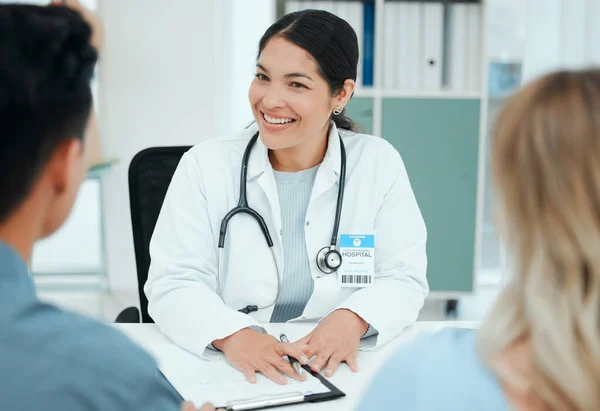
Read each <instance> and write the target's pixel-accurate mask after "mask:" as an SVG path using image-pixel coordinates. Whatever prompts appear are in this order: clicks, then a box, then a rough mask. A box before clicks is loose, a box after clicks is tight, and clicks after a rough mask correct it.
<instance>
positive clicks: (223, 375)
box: [148, 344, 329, 405]
mask: <svg viewBox="0 0 600 411" xmlns="http://www.w3.org/2000/svg"><path fill="white" fill-rule="evenodd" d="M148 348H149V349H150V351H151V352H152V353H153V354H154V355H155V357H156V359H157V361H158V364H159V368H160V370H161V371H162V373H163V374H164V375H165V377H166V378H167V380H169V381H170V382H171V384H172V385H173V387H175V389H176V390H177V391H179V393H180V394H181V395H182V396H183V398H184V399H186V400H189V401H193V402H194V403H195V404H196V405H200V404H203V403H205V402H207V401H209V402H212V403H213V404H215V405H225V404H226V403H227V402H228V401H233V400H240V399H246V398H255V397H258V396H262V395H275V394H287V393H294V392H300V393H302V394H307V393H312V394H319V393H324V392H328V391H329V389H328V388H327V387H326V386H324V385H323V384H322V383H321V381H319V380H318V379H317V378H315V377H313V376H312V375H310V374H308V373H307V379H306V381H304V382H298V381H296V380H293V379H291V378H288V379H287V384H286V385H279V384H276V383H274V382H272V381H271V380H269V379H268V378H266V377H264V376H263V375H261V374H258V373H257V374H256V383H255V384H250V383H249V382H247V381H246V378H245V377H244V374H243V373H242V372H240V371H238V370H236V369H235V368H233V367H232V366H231V365H229V364H228V363H227V361H226V360H225V359H219V360H214V361H206V360H203V359H202V358H200V357H198V356H196V355H194V354H192V353H190V352H188V351H186V350H184V349H182V348H181V347H178V346H177V345H175V344H161V345H160V347H158V346H157V347H148ZM304 372H306V370H304Z"/></svg>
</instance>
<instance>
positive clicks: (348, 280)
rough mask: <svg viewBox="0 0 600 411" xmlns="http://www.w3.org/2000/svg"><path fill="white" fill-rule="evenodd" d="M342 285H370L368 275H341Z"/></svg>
mask: <svg viewBox="0 0 600 411" xmlns="http://www.w3.org/2000/svg"><path fill="white" fill-rule="evenodd" d="M342 283H343V284H371V276H370V275H350V274H344V275H342Z"/></svg>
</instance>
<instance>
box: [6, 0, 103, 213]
mask: <svg viewBox="0 0 600 411" xmlns="http://www.w3.org/2000/svg"><path fill="white" fill-rule="evenodd" d="M91 36H92V31H91V28H90V26H89V25H88V24H87V23H86V22H85V21H84V20H83V18H82V17H81V15H80V14H79V13H77V12H76V11H74V10H72V9H70V8H67V7H62V6H48V7H39V6H31V5H16V4H4V5H1V4H0V222H1V221H3V220H4V219H6V217H7V216H8V215H9V214H10V213H12V212H13V211H14V210H15V209H16V208H17V207H18V206H19V204H20V203H21V202H22V201H23V200H24V199H25V198H26V197H27V195H28V194H29V192H30V190H31V188H32V186H33V184H34V182H35V181H36V180H37V178H38V177H39V175H40V173H41V171H42V170H43V168H44V166H45V165H46V163H47V161H48V160H49V158H50V156H51V155H52V153H53V152H54V150H55V149H56V147H57V146H58V145H59V144H60V143H61V142H63V141H64V140H66V139H69V138H80V139H81V138H83V134H84V131H85V128H86V124H87V121H88V119H89V115H90V110H91V108H92V93H91V89H90V81H91V79H92V76H93V72H94V67H95V64H96V61H97V58H98V55H97V52H96V50H95V49H94V48H93V47H92V46H91V44H90V39H91Z"/></svg>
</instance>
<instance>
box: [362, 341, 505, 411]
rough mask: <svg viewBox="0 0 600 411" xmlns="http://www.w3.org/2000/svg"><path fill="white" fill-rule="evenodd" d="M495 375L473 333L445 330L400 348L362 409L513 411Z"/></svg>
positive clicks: (380, 373)
mask: <svg viewBox="0 0 600 411" xmlns="http://www.w3.org/2000/svg"><path fill="white" fill-rule="evenodd" d="M510 409H511V408H510V407H509V405H508V403H507V400H506V398H505V396H504V393H503V391H502V389H501V387H500V385H499V384H498V381H497V380H496V378H495V376H494V375H493V374H491V373H490V371H488V370H487V369H486V368H485V367H484V366H483V364H482V363H481V361H480V360H479V358H478V356H477V353H476V349H475V331H474V330H464V329H446V330H443V331H440V332H438V333H436V334H434V335H430V336H424V337H420V338H416V339H415V340H413V341H412V342H410V343H408V344H407V345H403V346H402V347H400V348H399V349H398V350H397V351H396V353H394V354H393V355H392V356H391V357H390V358H389V359H388V360H387V362H386V363H385V365H384V366H383V367H382V368H381V370H380V371H379V372H378V373H377V375H376V377H375V378H374V379H373V381H372V382H371V385H370V387H369V388H368V390H367V392H366V393H365V396H364V398H363V399H362V401H361V404H360V406H359V408H358V410H360V411H366V410H399V411H400V410H402V411H404V410H419V411H438V410H444V411H455V410H456V411H459V410H460V411H469V410H486V411H509V410H510Z"/></svg>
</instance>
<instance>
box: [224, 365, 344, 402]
mask: <svg viewBox="0 0 600 411" xmlns="http://www.w3.org/2000/svg"><path fill="white" fill-rule="evenodd" d="M302 368H304V370H305V371H306V372H307V373H309V374H310V375H312V376H313V377H315V378H316V379H318V380H319V381H320V382H321V384H323V385H324V386H325V387H327V389H328V390H329V392H322V393H318V394H308V395H304V394H303V393H301V392H292V393H289V394H285V395H274V396H264V397H256V398H247V399H241V400H235V401H230V402H229V403H228V404H223V405H220V406H219V407H215V408H217V409H218V408H223V409H225V410H227V411H246V410H263V409H267V408H275V407H280V406H283V405H294V404H303V403H307V402H308V403H311V402H324V401H332V400H335V399H338V398H342V397H345V396H346V394H345V393H344V392H343V391H341V390H340V389H339V388H337V387H336V386H335V385H333V384H332V383H331V382H330V381H329V380H327V379H326V378H325V377H323V376H322V375H321V374H319V373H318V372H314V371H313V370H311V369H310V366H308V365H303V366H302Z"/></svg>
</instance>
